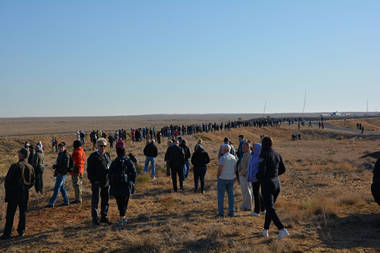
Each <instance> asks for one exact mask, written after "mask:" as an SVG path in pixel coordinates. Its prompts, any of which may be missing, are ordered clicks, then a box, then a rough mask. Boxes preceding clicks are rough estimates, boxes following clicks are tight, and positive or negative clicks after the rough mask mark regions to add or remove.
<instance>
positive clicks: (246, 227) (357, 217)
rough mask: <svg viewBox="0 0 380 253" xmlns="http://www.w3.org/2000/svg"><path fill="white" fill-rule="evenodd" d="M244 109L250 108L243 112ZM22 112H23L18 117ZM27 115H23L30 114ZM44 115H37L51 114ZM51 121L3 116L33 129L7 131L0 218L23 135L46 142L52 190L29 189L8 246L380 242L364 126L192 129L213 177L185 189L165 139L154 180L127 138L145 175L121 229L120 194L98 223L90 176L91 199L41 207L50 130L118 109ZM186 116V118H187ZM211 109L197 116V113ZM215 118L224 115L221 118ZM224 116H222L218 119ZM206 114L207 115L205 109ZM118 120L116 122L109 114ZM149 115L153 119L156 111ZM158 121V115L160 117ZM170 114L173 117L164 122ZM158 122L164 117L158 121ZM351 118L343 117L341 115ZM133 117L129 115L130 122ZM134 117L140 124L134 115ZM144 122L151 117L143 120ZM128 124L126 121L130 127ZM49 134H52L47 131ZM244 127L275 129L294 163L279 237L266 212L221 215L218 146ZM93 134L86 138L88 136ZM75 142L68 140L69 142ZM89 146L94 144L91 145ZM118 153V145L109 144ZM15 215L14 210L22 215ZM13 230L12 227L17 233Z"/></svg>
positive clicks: (377, 141) (253, 133)
mask: <svg viewBox="0 0 380 253" xmlns="http://www.w3.org/2000/svg"><path fill="white" fill-rule="evenodd" d="M242 117H243V116H242ZM20 120H21V119H20ZM24 120H25V119H24ZM44 120H48V119H43V120H42V121H40V122H39V124H40V125H43V124H44V122H45V121H44ZM50 120H51V121H53V122H55V121H57V122H55V123H54V124H52V127H51V128H49V129H46V130H44V133H41V132H38V131H36V130H38V124H37V123H35V122H33V123H32V126H33V127H31V128H29V127H28V126H22V125H23V124H18V125H15V124H14V122H13V123H12V124H9V125H8V127H7V125H6V124H5V123H4V122H1V123H0V125H1V127H0V130H1V134H0V135H2V136H4V135H30V134H37V135H34V136H18V137H9V138H1V139H0V176H1V186H0V224H1V227H2V226H3V225H4V222H5V208H6V205H5V204H4V188H3V184H2V183H3V178H4V176H5V175H6V172H7V169H8V168H9V166H10V164H11V163H13V162H15V161H16V159H15V154H16V151H17V150H18V149H19V148H20V147H22V146H23V143H24V141H26V140H28V141H31V142H37V141H39V140H41V141H42V142H43V143H45V145H46V146H47V150H46V152H45V159H46V171H45V174H44V180H45V189H44V190H45V193H44V194H43V195H42V196H41V195H38V194H36V193H35V191H34V189H33V190H31V193H30V196H31V197H30V199H31V201H30V204H29V212H28V215H27V232H26V236H25V237H23V238H13V239H11V240H9V241H1V242H0V251H3V252H15V251H17V252H36V251H42V252H76V251H84V252H380V207H379V206H378V205H377V204H376V203H374V201H373V198H372V196H371V193H370V184H371V181H372V170H371V168H370V166H371V164H373V163H374V162H375V159H373V158H370V157H368V158H361V157H362V156H363V155H365V154H368V153H372V152H376V151H379V150H380V136H379V135H375V134H373V135H372V134H371V133H369V134H367V135H363V136H362V135H358V134H354V133H350V132H348V131H347V132H345V131H338V130H329V129H325V130H319V129H316V128H315V127H314V128H308V127H305V128H303V129H301V130H298V129H296V126H288V125H285V124H284V125H282V126H281V127H279V128H269V127H268V128H262V129H258V128H239V129H233V130H231V131H220V132H215V133H208V134H202V135H193V136H191V137H190V136H186V137H185V138H186V139H187V140H188V143H189V146H190V148H191V150H193V147H194V145H195V143H196V141H197V140H198V138H202V139H203V140H204V142H205V148H206V150H207V151H208V152H209V154H210V157H211V158H212V161H211V164H210V166H209V169H208V172H207V177H206V179H207V180H206V191H207V192H206V194H205V195H201V194H195V193H193V175H192V173H191V175H190V176H189V178H188V179H187V180H186V181H185V192H184V193H171V181H170V179H169V178H167V177H166V175H165V168H164V161H163V155H164V152H165V150H166V148H167V145H166V144H161V145H159V157H158V168H159V169H158V179H157V180H155V181H151V179H150V178H149V176H147V175H143V174H142V173H141V167H142V166H143V163H144V157H143V155H142V149H143V147H144V143H137V144H136V143H132V142H131V141H130V140H128V141H127V151H128V152H132V153H134V154H135V155H137V157H138V159H139V172H140V174H139V176H138V180H137V184H136V194H135V195H134V196H133V198H132V200H131V201H130V205H129V208H128V211H127V217H128V219H129V223H128V225H127V226H126V228H124V229H120V228H119V227H118V225H117V224H116V221H117V218H118V211H117V207H116V202H115V200H114V199H111V201H110V212H109V216H110V219H111V220H112V221H113V222H114V223H115V224H113V225H110V226H106V225H101V226H99V227H94V226H92V225H91V217H90V197H91V189H90V185H89V182H88V180H87V179H85V180H84V203H83V205H82V206H78V205H71V206H69V207H58V205H59V204H61V203H62V197H61V196H59V198H58V202H57V207H56V208H54V209H44V206H46V205H47V202H48V199H49V198H50V196H51V193H52V189H53V185H54V177H53V170H52V169H51V167H52V164H53V163H54V161H55V159H56V153H54V152H52V150H51V148H50V147H48V146H49V145H50V141H51V136H49V134H56V133H61V135H59V136H58V137H57V138H58V141H66V142H67V143H70V144H71V143H72V142H73V140H74V139H75V135H74V133H72V134H68V133H67V132H69V131H73V130H77V129H81V128H82V126H83V127H84V126H85V125H86V127H90V125H93V128H94V129H98V128H99V129H115V128H119V124H120V122H118V120H117V119H115V120H114V121H111V122H110V123H109V125H104V124H108V123H104V122H103V121H99V119H97V118H93V119H91V120H90V121H91V122H90V123H89V122H85V123H83V122H82V123H81V121H80V119H78V121H75V119H72V122H71V124H69V123H67V122H66V123H65V127H64V128H61V129H60V127H59V126H60V123H59V122H58V121H59V120H55V119H50ZM182 120H186V119H182ZM206 120H207V118H203V119H199V121H195V120H194V119H193V120H192V122H194V121H195V122H200V121H206ZM215 120H217V119H215ZM220 120H225V119H220ZM207 121H210V119H208V120H207ZM112 122H113V123H112ZM152 122H153V123H155V124H156V122H155V121H154V119H152ZM360 122H363V123H364V124H365V126H368V130H370V129H369V128H370V127H372V128H371V130H372V129H373V130H376V131H380V120H379V119H368V120H360ZM153 123H152V124H153ZM161 123H166V122H161ZM331 123H332V124H336V125H337V126H339V127H347V128H350V127H353V126H355V124H356V122H346V123H345V124H344V123H343V122H342V121H336V122H331ZM157 124H158V123H157ZM343 124H344V125H343ZM131 126H132V124H131ZM136 126H137V124H136ZM139 126H144V125H139ZM128 127H130V126H126V127H125V128H128ZM294 133H301V135H302V139H301V140H300V141H295V142H293V141H291V135H292V134H294ZM45 134H46V135H45ZM239 134H244V135H245V136H246V138H247V139H248V140H250V141H252V142H258V141H260V136H261V135H270V136H272V137H273V139H274V142H275V149H276V150H277V151H279V152H280V153H281V154H282V156H283V159H284V161H285V165H286V167H287V172H286V173H285V174H284V175H283V176H281V181H282V192H281V194H280V196H279V200H278V202H277V205H276V207H277V209H278V212H279V215H280V217H281V218H282V220H283V222H284V223H285V224H286V227H287V228H288V230H289V232H290V234H291V236H290V237H289V238H286V239H284V240H281V241H279V240H278V239H277V229H276V228H275V227H274V226H273V225H272V227H271V231H270V238H269V239H264V238H262V237H261V235H260V232H261V229H262V226H263V223H264V217H255V218H253V217H249V216H248V212H237V213H236V214H237V216H236V217H234V218H226V219H217V218H215V216H216V214H217V200H216V155H217V150H218V148H219V145H220V144H221V143H222V142H223V138H224V137H225V136H228V137H230V138H231V139H232V140H233V141H234V142H235V143H237V139H238V135H239ZM88 142H89V140H88V138H87V143H88ZM69 149H70V150H72V148H71V146H70V147H69ZM85 150H86V154H87V156H88V155H89V154H90V153H91V152H92V150H91V146H90V145H86V147H85ZM109 152H110V153H111V154H112V156H113V157H115V152H114V150H109ZM66 185H67V188H68V192H69V196H70V197H73V195H74V192H73V189H72V187H71V178H68V180H67V183H66ZM235 200H236V206H239V205H240V203H241V190H240V186H239V185H238V184H237V183H236V185H235ZM16 222H17V219H16ZM15 234H16V232H15V231H14V235H15Z"/></svg>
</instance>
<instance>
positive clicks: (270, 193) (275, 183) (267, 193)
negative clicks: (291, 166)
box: [256, 137, 289, 239]
mask: <svg viewBox="0 0 380 253" xmlns="http://www.w3.org/2000/svg"><path fill="white" fill-rule="evenodd" d="M272 145H273V141H272V139H271V138H270V137H264V138H263V140H262V149H261V154H260V158H261V159H262V161H261V162H260V163H259V170H258V172H257V174H256V177H257V179H258V180H259V181H260V183H261V191H262V194H263V201H264V206H265V210H266V214H265V223H264V229H263V231H262V235H263V236H264V237H268V236H269V232H268V231H269V227H270V224H271V222H272V221H273V222H274V224H275V225H276V227H277V228H278V229H279V230H280V232H279V234H278V238H279V239H282V238H284V237H287V236H288V235H289V233H288V231H287V230H286V229H285V227H284V225H283V224H282V223H281V221H280V218H279V217H278V215H277V212H276V210H275V209H274V204H275V203H276V200H277V197H278V195H279V194H280V191H281V183H280V179H279V178H278V176H279V175H282V174H283V173H285V171H286V168H285V165H284V163H283V161H282V157H281V155H280V154H279V153H277V152H276V151H274V150H273V148H272Z"/></svg>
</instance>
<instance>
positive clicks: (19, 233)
mask: <svg viewBox="0 0 380 253" xmlns="http://www.w3.org/2000/svg"><path fill="white" fill-rule="evenodd" d="M24 235H25V231H21V232H18V236H17V237H23V236H24Z"/></svg>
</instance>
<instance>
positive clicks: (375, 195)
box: [371, 184, 380, 205]
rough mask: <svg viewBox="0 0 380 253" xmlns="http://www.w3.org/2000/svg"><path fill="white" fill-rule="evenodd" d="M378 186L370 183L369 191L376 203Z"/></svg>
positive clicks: (378, 196) (378, 192)
mask: <svg viewBox="0 0 380 253" xmlns="http://www.w3.org/2000/svg"><path fill="white" fill-rule="evenodd" d="M379 188H380V187H379V186H377V185H375V184H372V185H371V191H372V196H373V198H374V199H375V201H376V203H377V204H379V205H380V189H379Z"/></svg>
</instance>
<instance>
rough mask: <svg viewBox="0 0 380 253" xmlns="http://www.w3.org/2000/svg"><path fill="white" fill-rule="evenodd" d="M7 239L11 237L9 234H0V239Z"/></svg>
mask: <svg viewBox="0 0 380 253" xmlns="http://www.w3.org/2000/svg"><path fill="white" fill-rule="evenodd" d="M8 239H11V236H10V235H2V236H0V240H8Z"/></svg>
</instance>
